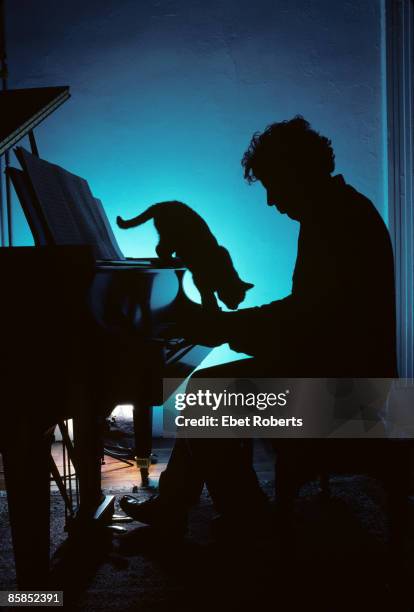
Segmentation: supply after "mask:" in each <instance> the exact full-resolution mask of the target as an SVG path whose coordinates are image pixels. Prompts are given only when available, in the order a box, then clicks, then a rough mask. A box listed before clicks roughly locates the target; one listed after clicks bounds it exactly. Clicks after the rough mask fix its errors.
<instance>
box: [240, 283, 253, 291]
mask: <svg viewBox="0 0 414 612" xmlns="http://www.w3.org/2000/svg"><path fill="white" fill-rule="evenodd" d="M242 285H243V289H244V290H245V291H249V289H253V287H254V285H253V284H252V283H245V282H244V281H242Z"/></svg>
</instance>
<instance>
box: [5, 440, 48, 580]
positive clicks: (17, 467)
mask: <svg viewBox="0 0 414 612" xmlns="http://www.w3.org/2000/svg"><path fill="white" fill-rule="evenodd" d="M52 433H53V430H49V431H48V432H47V433H46V434H45V433H44V432H40V431H35V430H34V431H30V432H29V431H27V432H25V433H24V436H22V438H23V439H22V440H21V441H20V440H19V441H18V442H17V443H16V442H15V441H14V442H15V443H14V444H12V445H10V447H8V446H7V445H6V446H5V448H4V449H3V462H4V474H5V480H6V488H7V498H8V506H9V515H10V525H11V531H12V539H13V548H14V558H15V564H16V578H17V584H18V588H19V589H26V590H30V589H37V590H39V589H46V588H47V586H48V574H49V543H50V450H51V440H52ZM33 472H35V480H34V483H35V484H33Z"/></svg>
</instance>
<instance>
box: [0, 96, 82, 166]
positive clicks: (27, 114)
mask: <svg viewBox="0 0 414 612" xmlns="http://www.w3.org/2000/svg"><path fill="white" fill-rule="evenodd" d="M68 98H70V93H69V87H68V86H64V87H33V88H29V89H8V90H6V91H1V92H0V117H1V119H2V120H1V123H0V155H3V153H5V152H6V151H7V150H8V149H10V147H12V146H13V145H14V144H16V142H18V141H19V140H20V139H21V138H23V136H26V134H28V133H29V132H30V131H31V130H33V128H35V127H36V126H37V125H39V123H41V122H42V121H43V119H45V118H46V117H47V116H48V115H50V114H51V113H53V111H54V110H56V109H57V108H58V107H59V106H60V105H61V104H63V102H65V101H66V100H67V99H68Z"/></svg>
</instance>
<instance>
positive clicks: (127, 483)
mask: <svg viewBox="0 0 414 612" xmlns="http://www.w3.org/2000/svg"><path fill="white" fill-rule="evenodd" d="M172 444H173V440H165V439H162V438H158V439H155V440H154V449H153V452H154V455H155V456H156V459H157V463H156V464H154V465H152V466H151V470H150V478H151V484H152V485H154V486H156V484H157V482H158V478H159V475H160V473H161V472H162V470H164V469H165V466H166V464H167V462H168V459H169V456H170V453H171V448H172ZM52 454H53V458H54V460H55V463H56V465H57V466H58V468H59V471H60V473H61V474H62V473H63V469H62V466H63V461H62V445H61V443H59V442H55V443H54V444H53V446H52ZM255 468H256V472H257V474H258V477H259V479H260V480H271V479H272V478H273V457H272V454H271V452H270V451H268V450H267V448H266V447H265V446H264V445H263V443H262V442H261V441H257V443H256V446H255ZM223 469H224V470H225V469H226V460H225V458H223ZM28 472H29V469H28ZM30 472H31V475H30V478H31V479H32V478H35V474H36V465H33V464H31V465H30ZM101 474H102V488H103V489H104V490H105V489H122V490H128V489H129V490H131V491H132V490H133V487H134V486H139V485H140V476H139V471H138V469H137V467H136V466H135V465H132V466H128V465H126V464H125V463H121V462H120V461H118V460H117V459H112V458H111V457H105V463H104V465H102V471H101ZM228 476H229V477H231V474H229V475H228ZM5 489H6V486H5V482H4V471H3V462H2V457H1V454H0V491H4V490H5ZM51 489H52V491H54V490H57V487H56V485H55V483H54V482H53V481H52V483H51Z"/></svg>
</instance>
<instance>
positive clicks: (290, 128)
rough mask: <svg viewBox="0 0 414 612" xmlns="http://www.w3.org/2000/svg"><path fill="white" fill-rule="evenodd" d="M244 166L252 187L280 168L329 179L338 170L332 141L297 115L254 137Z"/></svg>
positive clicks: (274, 124)
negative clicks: (289, 168) (261, 178)
mask: <svg viewBox="0 0 414 612" xmlns="http://www.w3.org/2000/svg"><path fill="white" fill-rule="evenodd" d="M241 164H242V166H243V168H244V178H245V179H246V180H247V182H248V183H254V182H255V181H257V180H258V177H260V176H263V174H266V173H271V172H272V170H274V168H275V166H277V165H281V166H285V167H286V166H289V167H293V168H295V169H297V170H299V171H300V172H302V173H304V174H307V175H309V176H315V175H317V176H321V175H325V176H326V175H330V174H331V173H332V172H333V171H334V169H335V154H334V152H333V149H332V146H331V141H330V140H329V139H328V138H325V136H321V135H320V134H318V132H316V131H315V130H312V128H311V126H310V123H309V122H308V121H306V119H304V118H303V117H302V116H301V115H296V116H295V117H294V118H293V119H290V120H289V121H281V122H280V123H272V124H271V125H268V126H267V128H266V129H265V130H264V131H263V132H262V133H260V132H256V133H255V134H253V137H252V139H251V141H250V144H249V147H248V149H247V151H246V152H245V153H244V155H243V159H242V161H241Z"/></svg>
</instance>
